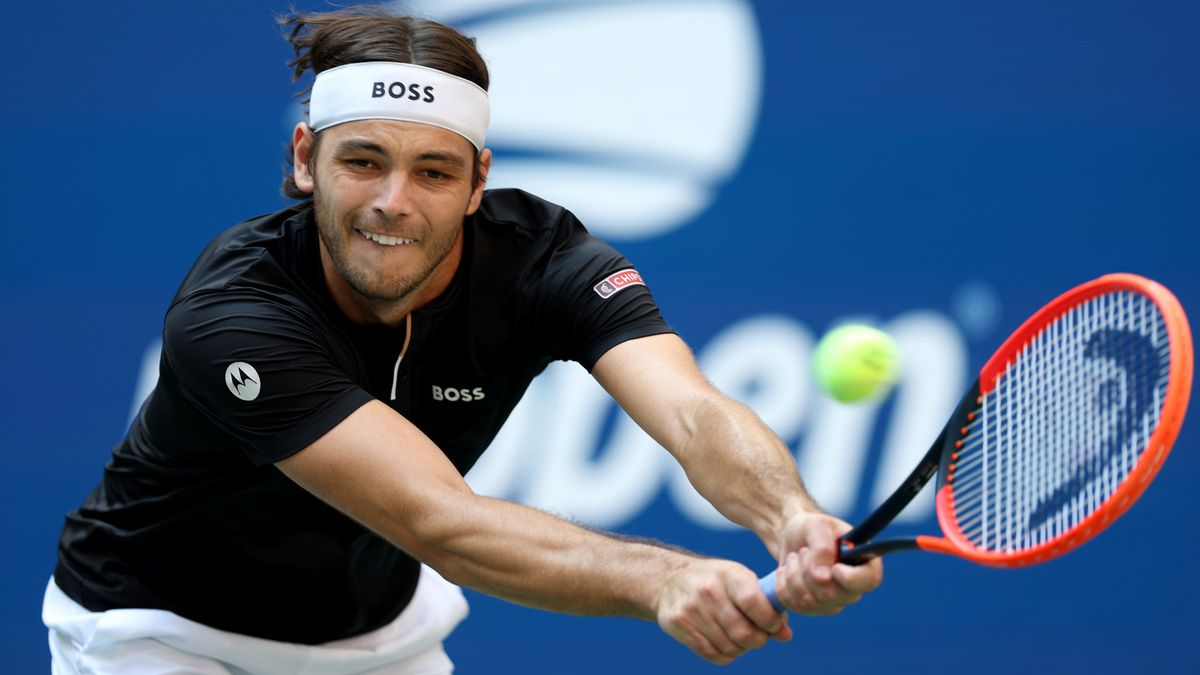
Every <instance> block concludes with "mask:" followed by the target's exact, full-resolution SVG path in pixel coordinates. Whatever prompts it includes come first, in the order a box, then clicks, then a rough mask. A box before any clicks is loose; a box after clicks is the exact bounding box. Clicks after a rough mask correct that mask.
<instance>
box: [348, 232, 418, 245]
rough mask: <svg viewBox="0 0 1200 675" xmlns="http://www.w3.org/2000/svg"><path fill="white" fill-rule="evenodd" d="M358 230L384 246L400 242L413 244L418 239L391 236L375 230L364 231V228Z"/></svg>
mask: <svg viewBox="0 0 1200 675" xmlns="http://www.w3.org/2000/svg"><path fill="white" fill-rule="evenodd" d="M356 232H358V233H359V234H361V235H362V236H364V237H366V238H367V239H370V240H371V241H373V242H375V243H376V244H383V245H384V246H399V245H400V244H412V243H414V242H416V241H417V240H416V239H404V238H403V237H389V236H387V235H386V234H375V233H374V232H364V231H363V230H356Z"/></svg>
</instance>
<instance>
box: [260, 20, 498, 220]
mask: <svg viewBox="0 0 1200 675" xmlns="http://www.w3.org/2000/svg"><path fill="white" fill-rule="evenodd" d="M279 24H280V26H282V27H283V29H284V30H285V31H286V33H287V34H286V38H287V41H288V42H290V43H291V44H292V48H293V49H294V50H295V52H296V57H295V58H294V59H292V60H291V61H289V62H288V66H290V67H291V68H292V81H293V82H297V81H299V80H300V78H302V77H303V76H304V73H305V72H308V71H311V72H312V73H313V74H314V75H315V74H317V73H320V72H322V71H325V70H328V69H330V68H336V67H337V66H343V65H346V64H347V63H362V62H367V61H396V62H398V63H412V64H415V65H418V66H425V67H427V68H434V69H436V70H440V71H442V72H444V73H450V74H451V75H457V76H458V77H461V78H463V79H465V80H470V81H471V82H474V83H475V84H477V85H479V86H480V87H482V88H483V89H484V90H485V91H486V90H487V88H488V84H489V79H488V69H487V64H486V63H484V61H483V57H481V56H480V55H479V51H478V50H477V49H476V48H475V40H474V39H473V38H469V37H467V36H465V35H463V34H462V33H460V32H458V31H457V30H455V29H453V28H450V27H449V26H445V25H443V24H440V23H437V22H436V21H429V20H427V19H418V18H414V17H410V16H399V15H397V14H393V13H391V12H389V11H388V10H387V9H386V8H384V7H380V6H369V5H362V6H357V7H347V8H345V9H341V10H337V11H333V12H313V13H304V14H293V15H291V16H287V17H282V18H280V19H279ZM310 90H311V87H308V88H305V89H304V91H302V92H300V94H299V96H302V97H304V103H305V104H307V103H308V94H309V91H310ZM320 142H321V134H320V133H317V134H315V135H314V138H313V147H312V153H311V154H310V155H309V157H310V160H309V161H310V162H311V161H312V159H311V158H315V157H316V156H317V148H318V147H320ZM292 161H293V159H292V147H291V145H290V144H289V147H288V152H287V166H286V167H285V168H284V176H283V187H282V192H283V194H284V195H285V196H287V197H290V198H292V199H309V198H310V197H311V196H312V195H310V194H309V193H307V192H304V191H303V190H301V189H300V188H299V187H298V186H297V185H296V180H295V176H294V167H293V166H292ZM309 168H310V169H311V168H312V167H311V166H310V167H309ZM480 171H481V167H480V162H479V152H478V151H476V153H475V175H474V181H475V183H478V182H479V180H480V178H481V173H480Z"/></svg>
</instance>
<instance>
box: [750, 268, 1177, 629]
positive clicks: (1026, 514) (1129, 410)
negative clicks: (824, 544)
mask: <svg viewBox="0 0 1200 675" xmlns="http://www.w3.org/2000/svg"><path fill="white" fill-rule="evenodd" d="M1191 385H1192V337H1191V332H1190V330H1189V328H1188V322H1187V317H1186V315H1185V314H1184V312H1183V308H1182V307H1181V306H1180V305H1179V301H1178V300H1176V299H1175V296H1174V295H1172V294H1171V292H1170V291H1168V290H1167V289H1166V288H1164V287H1163V286H1160V285H1159V284H1157V283H1155V282H1153V281H1150V280H1149V279H1146V278H1143V277H1140V276H1137V275H1133V274H1109V275H1106V276H1103V277H1100V278H1099V279H1096V280H1094V281H1090V282H1088V283H1085V284H1082V285H1080V286H1078V287H1076V288H1073V289H1071V290H1070V291H1067V292H1066V293H1064V294H1062V295H1061V296H1059V297H1058V298H1056V299H1054V301H1053V302H1051V303H1050V304H1048V305H1046V306H1045V307H1043V308H1042V309H1041V310H1039V311H1038V312H1037V313H1035V314H1034V315H1033V316H1032V317H1030V318H1029V319H1028V320H1027V321H1026V322H1025V323H1024V324H1022V325H1021V327H1020V328H1018V329H1017V331H1016V332H1015V333H1013V334H1012V335H1011V336H1010V337H1009V338H1008V340H1006V341H1005V342H1004V343H1003V344H1002V345H1001V346H1000V349H999V350H997V351H996V353H995V354H994V355H993V356H992V357H991V358H990V359H989V360H988V361H987V363H986V364H985V365H984V366H983V368H982V370H980V371H979V378H978V379H977V380H976V381H975V384H973V385H972V386H971V388H970V389H969V390H968V391H967V393H966V395H965V396H963V398H962V401H961V402H960V403H959V404H958V407H957V408H956V409H955V410H954V413H953V414H952V415H951V416H950V420H949V421H948V422H947V423H946V426H945V428H944V429H942V432H941V434H940V435H939V436H938V438H937V440H936V441H934V442H933V446H932V447H930V448H929V451H928V452H927V453H926V454H925V456H924V458H922V459H921V461H920V463H918V464H917V467H916V468H915V469H914V470H913V472H912V474H911V475H909V477H908V478H907V479H905V481H904V483H903V484H902V485H900V487H899V488H897V489H896V491H895V492H894V493H892V495H891V496H890V497H888V498H887V499H886V500H885V501H884V502H883V503H882V504H881V505H880V506H879V507H878V508H877V509H875V511H874V512H873V513H871V515H869V516H867V518H866V519H865V520H863V521H862V522H861V523H860V524H859V525H858V526H857V527H855V528H854V529H853V530H851V531H850V532H848V533H847V534H846V535H845V536H843V537H842V538H841V539H840V540H839V541H838V558H839V560H840V561H841V562H844V563H848V564H851V565H859V564H862V563H864V562H866V561H868V560H871V559H872V558H876V557H878V556H881V555H885V554H888V553H892V552H894V551H903V550H910V549H921V550H923V551H934V552H937V553H948V554H951V555H957V556H960V557H963V558H966V559H967V560H970V561H973V562H976V563H980V564H983V565H990V566H994V567H1021V566H1025V565H1034V564H1037V563H1041V562H1045V561H1047V560H1050V559H1052V558H1055V557H1058V556H1060V555H1063V554H1064V553H1067V552H1068V551H1071V550H1073V549H1075V548H1076V547H1078V546H1080V545H1081V544H1083V543H1084V542H1086V541H1087V540H1089V539H1091V538H1092V537H1094V536H1096V534H1098V533H1099V532H1100V531H1101V530H1103V529H1104V528H1105V527H1108V525H1110V524H1111V523H1112V522H1113V521H1114V520H1116V519H1117V518H1118V517H1119V516H1121V514H1123V513H1125V511H1126V510H1127V509H1128V508H1129V507H1130V506H1131V505H1132V504H1133V503H1134V501H1136V500H1137V498H1138V497H1139V496H1141V494H1142V492H1143V491H1144V490H1145V489H1146V486H1147V485H1149V484H1150V481H1151V480H1152V479H1153V478H1154V476H1155V474H1156V473H1158V470H1159V468H1160V467H1162V464H1163V460H1165V459H1166V457H1167V453H1168V452H1169V451H1170V450H1171V445H1172V443H1174V441H1175V437H1176V436H1177V435H1178V434H1179V428H1180V426H1181V425H1182V424H1183V417H1184V412H1185V411H1186V409H1187V402H1188V395H1189V393H1190V391H1191ZM934 474H937V477H938V480H937V493H936V509H937V520H938V525H939V526H940V528H941V531H942V535H943V536H941V537H936V536H918V537H914V538H901V539H887V540H882V541H873V538H874V537H875V535H877V534H879V532H880V531H881V530H883V528H884V527H885V526H887V524H888V523H890V522H891V521H892V519H893V518H895V517H896V515H897V514H899V513H900V511H901V510H903V509H904V507H905V506H906V505H907V504H908V503H909V502H910V501H912V499H913V497H915V496H916V495H917V493H918V492H920V491H921V488H922V487H923V486H924V485H925V484H926V483H927V482H928V481H929V479H930V478H932V477H933V476H934ZM759 583H760V585H761V586H762V589H763V591H764V592H765V593H766V594H767V597H768V598H770V600H771V602H772V604H774V605H775V608H776V609H778V610H780V611H783V609H784V608H783V605H782V604H781V603H780V602H779V600H778V598H777V597H776V596H775V572H772V573H770V574H768V575H767V576H765V577H763V578H762V579H760V580H759Z"/></svg>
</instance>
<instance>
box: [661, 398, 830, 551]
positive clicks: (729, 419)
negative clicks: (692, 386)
mask: <svg viewBox="0 0 1200 675" xmlns="http://www.w3.org/2000/svg"><path fill="white" fill-rule="evenodd" d="M685 414H686V416H687V422H686V424H685V425H684V428H685V429H686V433H685V434H684V435H683V436H682V437H681V438H680V439H678V441H677V444H678V447H676V448H671V451H672V453H673V454H674V455H675V457H676V458H677V459H678V461H679V463H680V465H681V466H682V467H683V469H684V471H685V472H686V473H687V476H688V480H690V481H691V483H692V485H693V486H695V488H696V490H697V491H698V492H699V493H700V494H701V495H702V496H703V497H704V498H705V499H707V500H708V501H709V502H710V503H712V504H713V506H715V507H716V508H717V510H718V511H720V512H721V514H722V515H724V516H725V517H726V518H729V519H730V520H732V521H733V522H735V523H737V524H739V525H742V526H743V527H746V528H748V529H750V530H752V531H753V532H755V533H756V534H758V536H759V537H760V538H761V539H762V540H763V541H764V543H766V544H767V546H768V548H769V549H770V550H771V552H772V554H776V553H778V552H779V551H778V542H777V536H778V533H779V532H780V530H781V529H782V527H783V524H784V523H786V522H787V520H788V519H789V518H790V517H791V516H792V515H794V514H796V513H801V512H811V511H820V508H819V507H818V506H817V505H816V503H815V502H814V501H813V499H812V497H811V496H809V494H808V491H807V490H806V489H805V487H804V483H803V481H802V480H801V478H800V474H799V473H798V472H797V470H796V465H795V460H794V459H793V457H792V455H791V452H790V451H789V450H788V448H787V446H785V445H784V444H783V443H782V441H780V440H779V437H778V436H776V435H775V434H774V432H772V431H771V430H770V429H769V428H768V427H767V426H766V425H765V424H764V423H763V422H762V421H761V420H760V419H759V418H758V416H757V415H756V414H754V412H753V411H752V410H750V409H749V408H747V407H746V406H745V405H743V404H741V403H739V402H737V401H734V400H733V399H730V398H728V397H726V396H723V395H721V394H719V393H717V392H715V391H714V392H713V393H712V394H711V395H706V396H701V397H698V398H697V399H696V400H695V402H693V403H692V404H691V405H689V406H688V409H687V411H686V413H685Z"/></svg>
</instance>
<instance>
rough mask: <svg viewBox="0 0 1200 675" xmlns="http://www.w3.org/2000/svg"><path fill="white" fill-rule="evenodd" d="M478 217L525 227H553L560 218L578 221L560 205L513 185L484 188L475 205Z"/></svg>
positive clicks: (501, 223) (483, 220) (537, 228)
mask: <svg viewBox="0 0 1200 675" xmlns="http://www.w3.org/2000/svg"><path fill="white" fill-rule="evenodd" d="M478 220H479V221H482V222H483V223H486V224H493V225H504V226H509V227H515V228H518V229H521V230H528V231H536V230H544V229H554V228H556V227H560V226H561V225H562V224H563V223H564V222H568V223H575V224H578V223H579V221H578V219H576V218H575V216H574V215H573V214H572V213H571V212H570V211H568V210H567V209H565V208H563V207H562V206H559V205H558V204H555V203H554V202H550V201H547V200H545V199H542V198H541V197H538V196H537V195H534V194H530V193H528V192H525V191H524V190H518V189H516V188H502V189H497V190H488V191H486V192H485V193H484V195H483V202H482V203H481V204H480V206H479V213H478Z"/></svg>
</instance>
